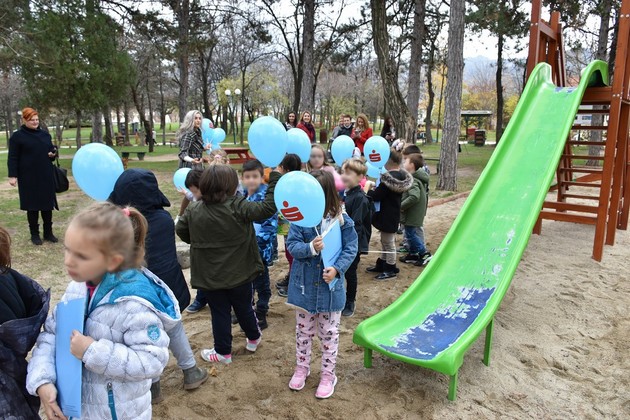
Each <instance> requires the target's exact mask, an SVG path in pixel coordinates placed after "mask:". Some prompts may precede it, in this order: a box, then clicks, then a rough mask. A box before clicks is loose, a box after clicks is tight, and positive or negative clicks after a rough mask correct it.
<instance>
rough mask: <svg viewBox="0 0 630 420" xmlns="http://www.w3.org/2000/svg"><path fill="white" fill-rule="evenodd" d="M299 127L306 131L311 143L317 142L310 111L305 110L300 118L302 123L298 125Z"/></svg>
mask: <svg viewBox="0 0 630 420" xmlns="http://www.w3.org/2000/svg"><path fill="white" fill-rule="evenodd" d="M297 128H299V129H301V130H303V131H304V132H305V133H306V135H307V136H308V138H309V140H310V141H311V143H315V127H313V121H312V120H311V113H310V112H308V111H304V112H303V113H302V118H300V123H299V124H298V125H297Z"/></svg>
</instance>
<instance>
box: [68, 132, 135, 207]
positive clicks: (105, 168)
mask: <svg viewBox="0 0 630 420" xmlns="http://www.w3.org/2000/svg"><path fill="white" fill-rule="evenodd" d="M123 171H124V168H123V164H122V161H121V160H120V156H118V153H116V151H115V150H114V149H112V148H111V147H109V146H106V145H104V144H102V143H90V144H86V145H85V146H83V147H81V148H80V149H79V150H78V151H77V153H76V154H75V155H74V158H73V159H72V176H74V180H75V181H76V182H77V185H78V186H79V188H81V190H83V192H84V193H86V194H87V195H89V196H90V197H92V198H93V199H95V200H99V201H104V200H107V198H108V197H109V195H110V194H111V192H112V191H113V190H114V184H115V183H116V180H117V179H118V177H119V176H120V174H122V173H123Z"/></svg>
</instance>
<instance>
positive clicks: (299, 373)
mask: <svg viewBox="0 0 630 420" xmlns="http://www.w3.org/2000/svg"><path fill="white" fill-rule="evenodd" d="M310 374H311V371H310V370H308V369H307V368H305V367H302V366H297V367H296V368H295V372H293V376H292V377H291V381H289V388H290V389H292V390H294V391H301V390H302V389H304V386H305V385H306V378H308V376H309V375H310Z"/></svg>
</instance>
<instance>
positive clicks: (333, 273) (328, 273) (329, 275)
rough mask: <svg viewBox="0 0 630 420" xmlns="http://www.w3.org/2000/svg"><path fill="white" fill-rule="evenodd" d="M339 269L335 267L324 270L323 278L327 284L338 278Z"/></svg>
mask: <svg viewBox="0 0 630 420" xmlns="http://www.w3.org/2000/svg"><path fill="white" fill-rule="evenodd" d="M337 274H339V273H337V269H336V268H335V267H326V268H324V275H323V276H322V277H323V279H324V281H325V282H326V283H330V282H331V281H333V280H334V279H335V277H337Z"/></svg>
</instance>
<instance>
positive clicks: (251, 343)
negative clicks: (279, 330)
mask: <svg viewBox="0 0 630 420" xmlns="http://www.w3.org/2000/svg"><path fill="white" fill-rule="evenodd" d="M261 341H262V334H261V336H260V337H258V340H247V344H246V345H245V349H246V350H247V351H251V352H252V353H253V352H255V351H256V349H257V348H258V345H259V344H260V342H261Z"/></svg>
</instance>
